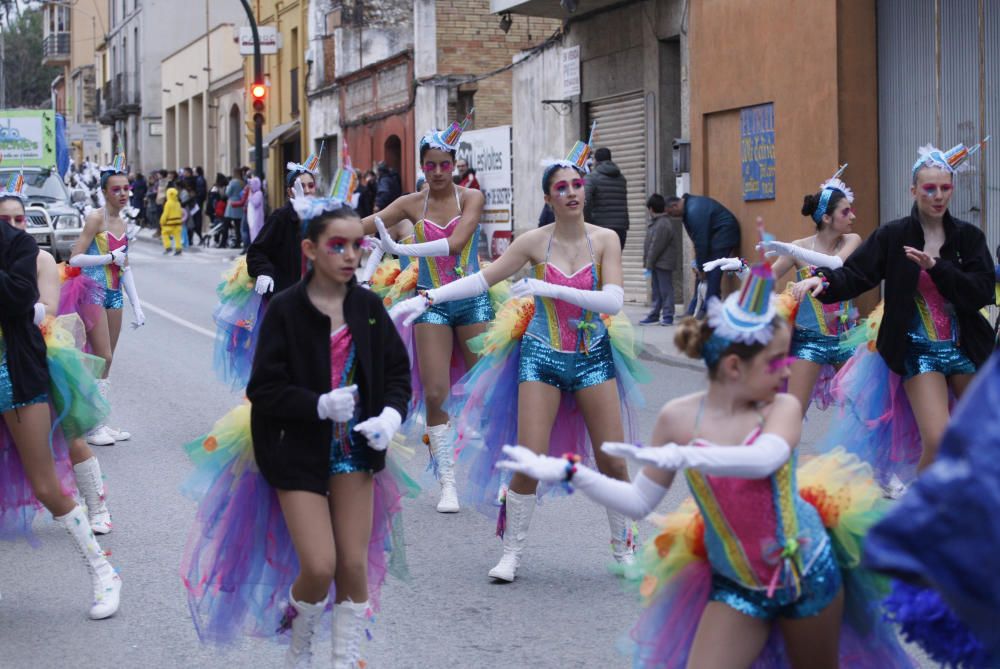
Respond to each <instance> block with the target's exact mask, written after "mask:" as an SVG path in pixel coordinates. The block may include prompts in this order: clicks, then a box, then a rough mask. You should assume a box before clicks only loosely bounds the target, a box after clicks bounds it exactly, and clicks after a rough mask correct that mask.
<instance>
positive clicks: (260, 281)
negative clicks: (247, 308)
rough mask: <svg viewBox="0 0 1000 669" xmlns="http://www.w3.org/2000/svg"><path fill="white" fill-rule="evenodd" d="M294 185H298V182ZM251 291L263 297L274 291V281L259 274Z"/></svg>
mask: <svg viewBox="0 0 1000 669" xmlns="http://www.w3.org/2000/svg"><path fill="white" fill-rule="evenodd" d="M295 183H298V180H296V182H295ZM253 289H254V291H256V293H257V294H258V295H265V294H267V293H269V292H271V291H272V290H274V279H272V278H271V277H269V276H267V275H266V274H261V275H260V276H258V277H257V282H256V283H255V284H254V285H253Z"/></svg>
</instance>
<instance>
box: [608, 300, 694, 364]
mask: <svg viewBox="0 0 1000 669" xmlns="http://www.w3.org/2000/svg"><path fill="white" fill-rule="evenodd" d="M624 312H625V315H626V316H628V319H629V320H630V321H632V326H633V327H634V328H635V333H636V334H635V336H636V340H637V341H638V343H639V345H640V353H639V357H640V358H643V359H646V360H652V361H653V362H659V363H661V364H664V365H670V366H672V367H683V368H685V369H692V370H696V371H703V370H704V369H705V363H703V362H702V361H700V360H694V359H692V358H689V357H687V356H686V355H684V354H683V353H681V352H680V351H678V350H677V347H676V346H674V330H675V329H676V328H675V327H674V326H673V325H667V326H663V325H639V324H638V323H639V321H640V320H642V319H643V318H644V317H645V316H646V314H647V313H649V308H648V307H644V306H639V305H635V304H626V305H625V308H624ZM680 318H681V317H677V318H676V319H675V320H676V321H680Z"/></svg>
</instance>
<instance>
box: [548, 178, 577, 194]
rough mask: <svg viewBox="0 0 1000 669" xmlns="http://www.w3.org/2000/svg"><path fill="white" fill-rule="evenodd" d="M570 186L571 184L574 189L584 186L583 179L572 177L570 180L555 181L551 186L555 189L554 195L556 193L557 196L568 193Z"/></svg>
mask: <svg viewBox="0 0 1000 669" xmlns="http://www.w3.org/2000/svg"><path fill="white" fill-rule="evenodd" d="M570 186H572V187H573V189H574V190H580V189H581V188H583V186H584V184H583V179H573V180H572V181H557V182H556V184H555V186H553V189H554V190H555V192H556V195H558V196H559V197H566V196H567V195H568V194H569V189H570Z"/></svg>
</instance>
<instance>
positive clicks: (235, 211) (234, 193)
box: [222, 170, 246, 248]
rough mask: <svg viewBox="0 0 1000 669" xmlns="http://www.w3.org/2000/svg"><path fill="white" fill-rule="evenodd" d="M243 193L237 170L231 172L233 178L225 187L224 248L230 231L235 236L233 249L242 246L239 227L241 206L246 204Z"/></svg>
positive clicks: (241, 218)
mask: <svg viewBox="0 0 1000 669" xmlns="http://www.w3.org/2000/svg"><path fill="white" fill-rule="evenodd" d="M243 192H244V187H243V181H242V180H241V179H240V172H239V170H237V171H235V172H233V178H232V179H230V180H229V185H227V186H226V211H225V222H226V224H225V225H224V226H223V229H222V243H223V245H225V246H229V231H230V230H233V231H234V233H235V235H236V243H235V245H234V247H233V248H239V247H241V246H243V241H242V240H243V236H242V231H241V230H240V225H241V223H242V221H243V205H244V204H245V202H246V200H245V199H244V197H243Z"/></svg>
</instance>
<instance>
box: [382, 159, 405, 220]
mask: <svg viewBox="0 0 1000 669" xmlns="http://www.w3.org/2000/svg"><path fill="white" fill-rule="evenodd" d="M402 194H403V182H402V181H401V180H400V178H399V173H398V172H397V171H396V170H394V169H392V168H391V167H389V166H388V165H386V164H385V163H379V164H378V185H377V186H376V189H375V211H381V210H383V209H385V208H386V207H388V206H389V205H390V204H392V203H393V202H395V201H396V198H398V197H399V196H400V195H402Z"/></svg>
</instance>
